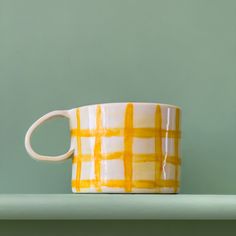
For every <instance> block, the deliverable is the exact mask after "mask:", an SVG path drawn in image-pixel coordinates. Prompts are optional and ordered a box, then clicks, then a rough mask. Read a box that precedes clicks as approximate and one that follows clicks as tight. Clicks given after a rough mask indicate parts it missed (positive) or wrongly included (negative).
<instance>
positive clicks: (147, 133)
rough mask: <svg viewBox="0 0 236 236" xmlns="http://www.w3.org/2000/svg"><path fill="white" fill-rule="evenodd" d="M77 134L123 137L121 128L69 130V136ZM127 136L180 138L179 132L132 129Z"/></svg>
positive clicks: (81, 135) (83, 135) (82, 135)
mask: <svg viewBox="0 0 236 236" xmlns="http://www.w3.org/2000/svg"><path fill="white" fill-rule="evenodd" d="M78 132H79V136H80V137H95V136H96V135H100V136H102V137H112V136H123V135H124V129H122V128H109V129H108V128H107V129H106V128H101V129H82V130H79V131H78V130H77V129H71V136H77V135H78V134H77V133H78ZM126 132H127V133H126V134H128V135H130V136H133V137H134V138H154V137H155V136H156V135H157V134H160V132H161V136H162V137H167V138H180V136H181V133H180V131H175V130H164V129H162V130H159V129H155V128H132V129H128V130H127V131H126Z"/></svg>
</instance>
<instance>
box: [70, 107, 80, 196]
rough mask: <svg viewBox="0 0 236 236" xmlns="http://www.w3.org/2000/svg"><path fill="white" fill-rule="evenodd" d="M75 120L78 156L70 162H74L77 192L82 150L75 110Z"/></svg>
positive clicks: (77, 111) (77, 110)
mask: <svg viewBox="0 0 236 236" xmlns="http://www.w3.org/2000/svg"><path fill="white" fill-rule="evenodd" d="M76 119H77V130H78V132H77V136H76V140H77V150H78V155H77V158H75V156H74V157H73V160H72V162H74V161H76V191H77V192H79V190H80V186H79V185H80V174H81V156H82V148H81V138H80V136H79V131H80V110H79V109H76Z"/></svg>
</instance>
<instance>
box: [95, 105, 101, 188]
mask: <svg viewBox="0 0 236 236" xmlns="http://www.w3.org/2000/svg"><path fill="white" fill-rule="evenodd" d="M101 127H102V111H101V106H100V105H98V106H97V111H96V129H97V130H100V129H101ZM94 161H95V178H96V189H97V191H98V192H101V186H100V184H101V183H100V182H101V181H100V178H101V134H100V133H99V132H98V133H97V134H96V136H95V145H94Z"/></svg>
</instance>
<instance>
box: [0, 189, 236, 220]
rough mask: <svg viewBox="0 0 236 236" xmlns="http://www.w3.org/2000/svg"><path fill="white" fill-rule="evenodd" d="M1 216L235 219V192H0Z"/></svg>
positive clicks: (5, 217)
mask: <svg viewBox="0 0 236 236" xmlns="http://www.w3.org/2000/svg"><path fill="white" fill-rule="evenodd" d="M0 219H2V220H3V219H4V220H7V219H12V220H17V219H21V220H22V219H36V220H50V219H68V220H69V219H78V220H93V219H101V220H107V219H113V220H115V219H134V220H135V219H156V220H160V219H163V220H165V219H168V220H171V219H172V220H173V219H181V220H182V219H195V220H196V219H221V220H223V219H225V220H227V219H236V195H181V194H180V195H154V194H151V195H148V194H145V195H144V194H127V195H126V194H123V195H122V194H14V195H13V194H12V195H11V194H2V195H0Z"/></svg>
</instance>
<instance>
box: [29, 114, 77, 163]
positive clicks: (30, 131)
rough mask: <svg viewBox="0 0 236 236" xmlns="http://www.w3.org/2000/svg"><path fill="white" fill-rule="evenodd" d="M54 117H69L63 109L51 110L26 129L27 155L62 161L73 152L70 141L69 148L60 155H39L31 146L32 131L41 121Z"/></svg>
mask: <svg viewBox="0 0 236 236" xmlns="http://www.w3.org/2000/svg"><path fill="white" fill-rule="evenodd" d="M55 117H66V118H68V119H69V118H70V116H69V112H68V111H66V110H64V111H52V112H49V113H47V114H46V115H44V116H42V117H41V118H39V119H38V120H36V121H35V122H34V123H33V125H32V126H31V127H30V128H29V129H28V131H27V133H26V135H25V148H26V151H27V152H28V153H29V155H30V156H31V157H32V158H34V159H36V160H40V161H63V160H66V159H68V158H70V156H71V155H72V154H73V152H74V148H73V147H72V143H71V144H70V148H69V150H68V151H67V152H66V153H65V154H62V155H59V156H44V155H40V154H38V153H36V152H35V151H34V150H33V148H32V146H31V136H32V134H33V132H34V130H35V129H36V128H37V127H38V126H39V125H41V124H42V123H44V122H45V121H47V120H50V119H52V118H55Z"/></svg>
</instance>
